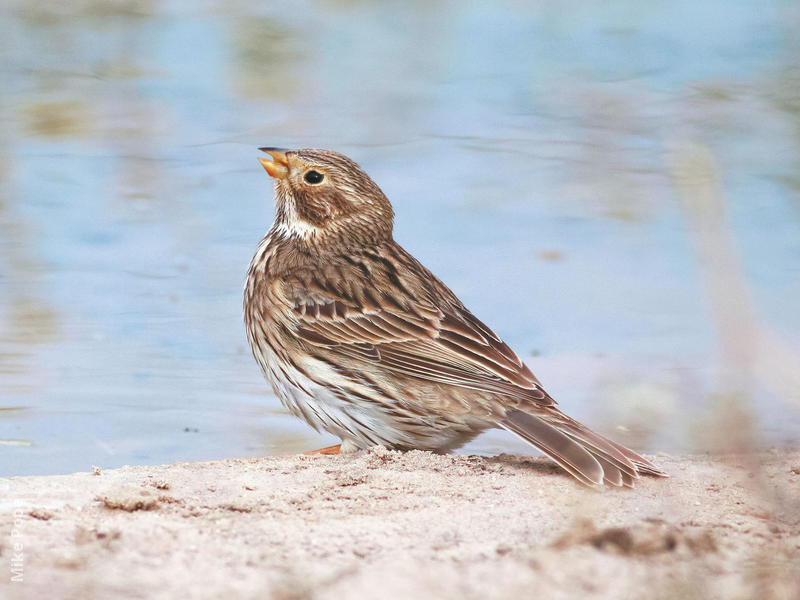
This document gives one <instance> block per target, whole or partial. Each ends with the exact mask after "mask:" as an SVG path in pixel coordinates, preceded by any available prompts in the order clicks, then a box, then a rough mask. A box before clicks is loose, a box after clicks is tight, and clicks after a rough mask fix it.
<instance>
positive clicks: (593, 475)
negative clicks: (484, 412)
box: [498, 409, 667, 487]
mask: <svg viewBox="0 0 800 600" xmlns="http://www.w3.org/2000/svg"><path fill="white" fill-rule="evenodd" d="M551 410H552V414H548V415H546V417H544V418H543V417H542V416H536V415H532V414H531V413H528V412H524V411H521V410H518V409H511V410H508V411H507V412H506V416H505V418H504V419H503V420H502V421H500V422H499V423H498V424H499V425H500V426H501V427H502V428H504V429H507V430H508V431H510V432H511V433H514V434H516V435H518V436H519V437H521V438H522V439H523V440H525V441H526V442H528V443H530V444H533V445H534V446H536V447H537V448H538V449H539V450H541V451H542V452H544V453H545V454H547V455H548V456H549V457H550V458H552V459H553V460H554V461H556V462H557V463H558V464H559V465H561V466H562V467H563V468H564V469H565V470H566V471H567V472H569V473H570V474H571V475H572V476H573V477H575V478H576V479H577V480H578V481H580V482H581V483H583V484H586V485H588V486H599V485H603V482H605V483H608V484H610V485H615V486H620V485H625V486H628V487H633V483H634V481H635V480H637V479H639V476H640V475H641V474H647V475H656V476H658V477H666V476H667V474H666V473H664V472H663V471H661V470H660V469H658V468H657V467H656V466H654V465H653V464H652V463H650V462H649V461H647V460H646V459H644V458H642V457H641V456H639V455H638V454H636V453H635V452H633V451H632V450H628V449H627V448H626V447H625V446H623V445H621V444H617V443H616V442H612V441H611V440H609V439H608V438H605V437H603V436H602V435H600V434H599V433H595V432H594V431H592V430H591V429H589V428H587V427H585V426H583V425H581V424H580V423H578V422H577V421H575V420H574V419H571V418H569V417H568V416H567V415H565V414H564V413H562V412H561V411H559V410H553V409H551Z"/></svg>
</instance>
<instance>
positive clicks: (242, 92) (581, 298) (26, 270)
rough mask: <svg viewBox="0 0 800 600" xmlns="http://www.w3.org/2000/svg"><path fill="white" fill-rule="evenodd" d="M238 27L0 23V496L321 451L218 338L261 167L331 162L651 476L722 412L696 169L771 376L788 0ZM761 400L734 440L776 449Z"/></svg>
mask: <svg viewBox="0 0 800 600" xmlns="http://www.w3.org/2000/svg"><path fill="white" fill-rule="evenodd" d="M267 4H268V5H267V6H259V5H258V3H253V2H247V3H246V2H233V3H221V2H220V3H217V4H215V3H213V2H211V3H204V4H202V5H200V6H198V4H197V3H194V2H182V1H181V2H177V1H176V2H168V3H157V2H146V1H131V2H123V3H114V4H113V5H106V4H105V3H96V4H93V3H85V4H80V5H71V4H70V3H66V4H63V5H59V4H52V3H37V2H9V3H4V5H3V6H2V7H1V8H0V33H2V38H3V41H2V42H0V55H1V56H2V60H1V61H0V75H1V76H2V81H3V85H2V89H0V107H1V108H2V117H0V193H1V194H2V195H1V196H0V475H20V474H49V473H66V472H72V471H79V470H84V471H85V470H88V469H89V468H90V467H91V465H98V466H102V467H105V468H111V467H116V466H120V465H123V464H159V463H166V462H172V461H177V460H198V459H213V458H221V457H234V456H258V455H266V454H279V453H293V452H299V451H303V450H307V449H311V448H313V447H318V446H321V445H327V444H329V443H333V440H332V439H331V438H330V437H327V436H323V435H317V434H315V433H314V432H313V431H311V430H310V429H308V427H306V426H305V425H304V424H303V423H301V422H299V421H297V420H296V419H294V418H292V417H290V416H288V415H287V414H286V413H285V411H284V410H283V409H282V408H281V407H280V404H279V402H278V401H277V399H276V398H275V397H274V396H273V394H272V393H271V391H270V390H269V387H268V386H267V385H266V384H265V383H264V382H263V380H262V378H261V374H260V372H259V370H258V368H257V367H256V365H255V362H254V361H253V359H252V357H251V356H250V353H249V349H248V348H247V343H246V340H245V337H244V330H243V326H242V317H241V289H242V285H243V282H244V276H245V271H246V268H247V264H248V262H249V260H250V256H251V254H252V252H253V250H254V249H255V246H256V244H257V243H258V240H259V239H260V237H261V236H262V235H263V233H264V232H265V231H266V230H267V228H268V227H269V224H270V222H271V219H272V192H271V183H270V181H269V179H268V177H267V176H266V174H265V173H264V172H263V170H262V169H261V168H260V167H259V165H258V163H257V162H256V158H257V156H258V152H257V150H256V148H257V147H258V146H263V145H274V146H286V147H307V146H316V147H326V148H330V149H334V150H338V151H340V152H344V153H346V154H348V155H350V156H351V157H352V158H354V159H355V160H357V161H358V162H360V163H361V164H362V166H364V168H365V169H366V170H367V171H368V172H369V173H370V174H371V176H372V177H373V178H374V179H375V180H376V181H377V182H378V183H379V185H381V187H382V188H383V190H384V191H385V192H386V193H387V195H388V196H389V198H390V199H391V200H392V202H393V204H394V206H395V209H396V213H397V218H396V229H395V233H396V239H397V240H398V241H400V242H401V243H402V244H403V245H405V246H406V248H408V249H409V250H410V251H411V252H412V253H414V254H415V255H416V256H417V257H418V258H420V259H421V260H422V261H423V262H424V263H425V264H426V265H427V266H428V267H430V268H431V269H432V270H433V271H434V272H435V273H437V274H438V275H439V276H440V277H441V278H442V279H443V280H444V281H445V282H446V283H447V284H448V285H449V286H450V287H451V288H452V289H453V290H454V291H456V293H457V294H458V295H459V296H460V297H461V299H462V300H463V301H464V302H465V303H466V304H467V305H468V306H469V307H470V308H471V309H472V310H473V312H475V313H476V314H477V315H478V316H479V317H481V318H482V319H483V320H484V321H486V322H487V323H488V324H489V325H490V326H491V327H493V328H494V329H495V330H496V331H497V332H498V333H500V334H501V335H502V336H503V337H504V339H505V340H506V341H507V342H508V343H509V344H510V345H511V346H512V347H514V348H515V349H517V351H518V352H519V353H520V354H521V355H522V356H523V357H524V358H525V360H526V361H527V362H528V364H529V365H530V366H531V367H532V369H533V370H534V372H535V373H536V374H537V375H538V376H539V378H540V379H542V381H543V382H544V383H545V385H546V387H547V388H548V389H549V390H550V392H551V394H552V395H554V396H555V397H556V398H558V399H559V401H560V402H561V404H562V407H563V408H564V409H565V410H566V411H567V412H569V413H570V414H572V415H573V416H576V417H578V418H581V419H583V420H584V421H586V422H587V423H588V424H591V425H592V426H594V427H597V428H598V429H600V430H602V431H604V432H607V433H609V434H612V435H614V436H615V437H616V438H618V439H621V440H622V441H625V442H626V443H630V444H631V445H634V446H636V447H637V448H640V449H643V450H648V451H656V450H665V451H670V452H671V451H690V450H702V449H704V448H705V446H704V443H703V439H702V436H700V437H699V438H698V435H697V433H696V432H697V429H698V427H700V428H703V427H710V428H713V427H714V426H715V425H714V424H715V421H714V417H713V415H709V413H708V410H710V409H709V407H710V406H712V403H711V399H712V398H714V397H715V395H716V394H718V393H719V390H720V389H722V388H724V381H723V379H724V377H723V375H722V374H721V373H724V370H723V369H722V367H721V362H722V361H723V359H722V358H721V355H722V354H723V353H722V352H721V351H720V343H719V339H720V338H719V333H718V329H717V327H716V326H715V321H714V318H713V317H714V315H715V314H716V311H717V309H718V308H719V307H718V306H715V305H714V304H713V302H712V301H711V300H710V298H709V295H708V293H707V285H706V281H707V279H708V273H709V269H711V270H712V271H713V269H714V268H715V265H703V264H702V262H701V261H699V260H698V251H697V247H696V245H695V243H694V242H693V240H694V239H695V238H694V237H693V232H694V229H693V228H694V227H696V224H693V223H692V221H691V219H690V217H689V216H687V212H686V211H685V210H682V208H681V195H680V192H679V191H678V189H677V188H676V186H675V180H674V177H673V174H672V171H671V167H670V160H671V158H670V157H671V156H673V154H674V152H675V150H674V149H675V148H676V147H677V148H680V147H682V146H681V144H683V143H685V142H692V143H695V144H699V145H701V146H703V147H704V148H706V149H707V150H708V152H709V153H710V154H711V156H713V158H714V160H715V163H716V167H717V170H718V175H719V196H720V197H721V199H722V201H723V202H724V206H725V210H726V215H727V216H726V220H725V221H724V222H723V223H724V227H725V229H726V230H727V231H728V234H729V237H730V240H731V242H732V248H733V253H734V255H735V256H734V264H735V265H736V266H737V269H738V270H739V273H740V275H741V277H742V278H743V280H744V281H745V284H746V289H747V294H748V297H749V301H750V303H751V309H752V312H753V314H755V315H756V319H757V321H758V323H759V327H762V328H763V329H764V330H765V331H769V332H772V333H774V334H775V335H776V336H778V337H779V338H780V339H781V340H782V341H783V343H785V350H786V353H785V354H784V356H785V357H786V359H787V360H789V361H793V360H795V359H796V358H797V357H798V356H800V310H798V308H797V307H798V299H800V176H799V175H798V173H800V92H798V90H800V60H798V57H799V56H800V38H798V36H797V35H796V31H797V29H798V26H800V9H798V7H797V5H796V3H794V2H789V1H787V2H766V3H765V2H737V3H730V2H722V1H719V2H703V3H695V2H688V1H685V2H671V3H645V4H642V3H636V2H621V3H617V4H616V5H615V8H610V7H608V6H605V5H602V6H601V5H599V4H598V5H596V6H593V5H585V4H584V3H531V5H528V4H527V3H516V2H499V3H492V4H491V5H490V6H483V7H481V6H472V5H470V4H468V3H449V2H435V1H434V2H425V3H416V2H410V3H380V4H376V5H375V6H373V5H372V4H370V3H351V2H294V3H292V4H291V9H287V8H286V6H284V5H282V4H279V3H267ZM273 4H274V5H273ZM742 343H744V344H745V345H747V344H748V341H747V340H744V341H743V342H742ZM796 364H800V361H798V362H797V363H796ZM798 368H799V369H800V367H798ZM784 371H785V370H784ZM759 377H761V375H759V376H755V375H754V376H753V383H752V387H750V388H749V389H748V393H747V395H746V408H747V410H748V411H749V412H750V414H751V415H752V416H753V424H752V425H753V428H754V430H755V432H756V437H757V438H758V439H759V440H760V441H761V442H763V443H765V444H784V443H789V444H791V443H794V444H795V445H796V443H797V441H798V435H797V433H796V432H797V431H798V430H800V415H799V414H798V406H800V390H798V389H797V387H796V380H794V381H784V380H785V379H786V377H785V372H783V374H780V373H776V374H774V377H773V376H772V375H770V376H769V377H767V379H769V380H770V381H775V380H778V383H779V384H778V385H777V386H776V385H769V384H764V383H763V381H761V379H759ZM793 386H795V387H793ZM520 450H524V447H523V446H522V445H521V444H519V443H518V442H516V441H515V440H514V439H512V438H510V437H508V436H506V435H505V434H502V433H492V434H489V435H487V436H484V437H481V438H479V439H478V440H477V441H476V442H474V443H473V444H471V445H470V446H469V447H467V448H466V449H465V451H468V452H480V453H497V452H502V451H520Z"/></svg>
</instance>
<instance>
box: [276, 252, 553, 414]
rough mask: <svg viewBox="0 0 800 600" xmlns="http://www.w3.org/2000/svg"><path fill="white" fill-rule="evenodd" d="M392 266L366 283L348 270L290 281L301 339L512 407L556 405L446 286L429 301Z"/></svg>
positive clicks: (378, 266) (375, 268)
mask: <svg viewBox="0 0 800 600" xmlns="http://www.w3.org/2000/svg"><path fill="white" fill-rule="evenodd" d="M391 268H392V261H391V260H388V259H387V260H382V261H380V262H376V263H372V264H371V265H370V269H369V274H370V277H369V278H367V277H365V276H364V273H363V272H362V270H360V269H358V268H352V265H351V270H350V271H348V272H347V273H344V272H343V271H345V270H346V269H343V268H339V269H329V270H320V271H315V272H313V273H308V272H305V273H299V274H294V275H293V276H292V277H291V279H287V280H285V281H284V291H285V293H286V295H287V297H288V300H289V303H290V305H292V306H293V307H294V311H293V312H294V316H295V318H296V320H297V322H298V327H297V333H298V336H299V337H300V339H302V340H303V341H305V342H306V343H308V344H311V345H314V346H318V347H324V348H327V349H328V350H330V351H331V352H333V353H341V354H342V355H347V356H349V357H350V358H354V359H356V360H368V361H372V362H373V363H375V362H377V363H378V364H380V365H381V366H383V367H385V368H386V369H389V370H392V371H395V372H397V373H403V374H405V375H409V376H412V377H417V378H421V379H425V380H428V381H431V382H435V383H441V384H447V385H454V386H459V387H464V388H468V389H474V390H480V391H486V392H491V393H495V394H500V395H503V396H506V397H508V398H510V399H513V400H514V403H515V404H518V403H519V402H521V401H523V400H528V401H531V402H534V403H535V404H536V405H537V406H550V405H553V404H555V402H554V401H553V400H552V398H550V397H549V396H548V395H547V394H546V393H545V392H544V391H543V390H542V388H541V384H540V383H539V381H538V380H537V379H536V378H535V377H534V376H533V374H532V373H531V372H530V370H528V368H527V367H526V366H525V365H524V364H523V363H522V361H521V360H520V359H519V357H518V356H517V355H516V354H514V352H513V351H512V350H511V349H510V348H509V347H508V346H507V345H506V344H505V343H503V341H502V340H501V339H500V338H499V337H498V336H497V335H496V334H495V333H494V332H492V330H491V329H489V328H488V327H487V326H486V325H484V324H483V323H481V322H480V321H479V320H478V319H477V318H476V317H475V316H474V315H473V314H472V313H470V312H469V311H468V310H467V309H466V308H465V307H464V306H463V305H462V304H461V303H460V302H459V301H458V299H457V298H456V297H455V295H453V294H452V292H450V290H448V289H447V288H446V287H445V286H444V285H443V284H440V285H441V288H442V289H441V290H438V289H437V290H434V292H438V293H439V294H440V296H439V297H438V298H432V297H431V295H432V293H433V292H432V291H431V289H430V288H424V287H422V286H421V285H415V282H414V281H413V280H412V281H409V276H408V269H407V266H404V267H403V269H404V274H403V280H402V281H401V280H400V278H399V277H398V276H397V274H396V272H391ZM419 268H421V269H424V267H422V266H421V265H419ZM387 271H389V272H387ZM426 277H431V278H432V277H433V275H430V274H428V275H427V276H426ZM426 277H423V278H422V280H425V279H426ZM436 281H437V282H438V280H436Z"/></svg>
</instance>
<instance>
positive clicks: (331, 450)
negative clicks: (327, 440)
mask: <svg viewBox="0 0 800 600" xmlns="http://www.w3.org/2000/svg"><path fill="white" fill-rule="evenodd" d="M341 451H342V445H341V444H336V445H335V446H327V447H325V448H320V449H319V450H310V451H308V452H303V454H306V455H309V454H340V453H341Z"/></svg>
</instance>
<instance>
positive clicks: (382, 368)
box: [244, 147, 666, 488]
mask: <svg viewBox="0 0 800 600" xmlns="http://www.w3.org/2000/svg"><path fill="white" fill-rule="evenodd" d="M259 150H261V151H262V152H264V153H265V154H266V155H268V156H269V158H267V157H259V159H258V160H259V161H260V162H261V165H262V166H263V167H264V169H265V170H266V171H267V173H268V174H269V175H270V176H271V177H272V178H273V180H274V193H275V219H274V222H273V224H272V226H271V227H270V229H269V230H268V232H267V234H266V236H265V237H264V238H263V239H262V240H261V242H260V243H259V245H258V247H257V249H256V252H255V254H254V256H253V259H252V261H251V262H250V266H249V269H248V273H247V279H246V283H245V289H244V321H245V329H246V333H247V339H248V342H249V345H250V347H251V350H252V352H253V356H254V357H255V359H256V362H257V363H258V364H259V366H260V367H261V370H262V371H263V373H264V376H265V377H266V379H267V380H268V381H269V383H270V384H271V385H272V388H273V391H274V392H275V394H276V396H277V397H278V398H279V399H280V401H281V403H282V404H283V405H284V406H285V407H286V408H287V409H288V411H289V412H290V413H292V414H293V415H295V416H297V417H299V418H300V419H302V420H304V421H306V422H307V423H308V424H309V425H311V426H312V427H313V428H314V429H316V430H317V431H320V430H324V431H327V432H329V433H331V434H333V435H335V436H336V437H338V438H339V439H340V440H341V443H340V444H337V445H336V446H331V447H328V448H323V449H321V450H319V451H316V452H319V453H323V454H336V453H342V454H347V453H352V452H356V451H359V450H365V449H368V448H371V447H374V446H377V445H383V446H385V447H387V448H390V449H396V450H428V451H433V452H437V453H446V452H449V451H451V450H454V449H456V448H458V447H460V446H462V445H463V444H465V443H466V442H468V441H470V440H471V439H473V438H474V437H475V436H477V435H478V434H479V433H481V432H483V431H485V430H487V429H491V428H501V429H505V430H507V431H509V432H511V433H513V434H515V435H516V436H518V437H520V438H522V439H523V440H525V441H526V442H528V443H529V444H531V445H532V446H534V447H535V448H538V449H539V450H540V451H542V452H543V453H544V454H546V455H548V456H549V457H550V458H551V459H553V460H554V461H555V462H556V463H557V464H558V465H560V466H561V467H562V468H563V469H564V470H565V471H567V472H568V473H569V474H570V475H572V476H573V477H574V478H575V479H577V480H578V481H579V482H580V483H582V484H585V485H587V486H590V487H596V488H600V487H604V486H605V485H608V486H627V487H633V486H634V482H635V481H636V480H638V479H640V476H641V475H643V474H647V475H654V476H666V474H665V473H664V472H663V471H661V470H660V469H659V468H657V467H656V466H655V465H653V464H652V463H651V462H649V461H648V460H646V459H645V458H643V457H642V456H640V455H638V454H637V453H635V452H633V451H632V450H629V449H628V448H626V447H625V446H623V445H621V444H618V443H616V442H613V441H611V440H610V439H608V438H606V437H604V436H602V435H600V434H598V433H596V432H594V431H592V430H591V429H589V428H588V427H586V426H584V425H582V424H581V423H579V422H578V421H576V420H574V419H572V418H570V417H569V416H567V415H566V414H565V413H563V412H562V411H561V410H560V409H559V408H558V406H557V404H556V401H555V400H554V399H553V398H552V397H551V396H550V395H549V394H548V393H547V392H546V391H545V389H544V388H543V386H542V384H541V382H540V381H539V379H537V378H536V377H535V376H534V374H533V373H532V372H531V370H530V369H529V368H528V367H527V366H526V365H525V363H523V362H522V360H521V359H520V358H519V356H518V355H517V354H516V353H515V352H514V351H513V350H512V349H511V348H510V347H509V346H508V345H506V344H505V343H504V342H503V341H502V339H501V338H500V337H499V336H498V335H497V334H496V333H494V332H493V331H492V330H491V329H490V328H489V327H488V326H487V325H485V324H484V323H483V322H482V321H480V320H479V319H478V318H477V317H476V316H475V315H473V314H472V312H470V311H469V310H468V309H467V307H466V306H464V304H463V303H462V302H461V301H460V300H459V299H458V298H457V297H456V295H455V294H454V293H453V292H452V291H451V290H450V289H449V288H448V287H447V286H446V285H445V284H444V283H442V281H440V280H439V279H438V278H437V277H436V276H435V275H434V274H433V273H431V271H429V270H428V269H427V268H425V267H424V266H423V265H422V263H420V262H419V261H418V260H417V259H416V258H414V257H413V256H412V255H411V254H410V253H409V252H407V251H406V250H405V249H404V248H403V247H402V246H400V245H399V244H398V243H397V242H396V241H395V240H394V238H393V222H394V211H393V209H392V205H391V203H390V202H389V199H388V198H387V197H386V195H385V194H384V193H383V192H382V191H381V189H380V187H378V185H377V184H376V183H375V182H374V181H373V180H372V179H371V178H370V177H369V175H367V173H366V172H364V170H363V169H362V168H361V167H360V166H359V165H358V164H357V163H356V162H355V161H353V160H352V159H350V158H348V157H347V156H344V155H343V154H340V153H338V152H334V151H330V150H323V149H316V148H305V149H297V150H288V149H284V148H277V147H263V148H259Z"/></svg>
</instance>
